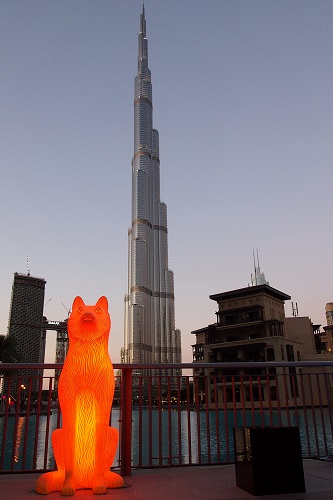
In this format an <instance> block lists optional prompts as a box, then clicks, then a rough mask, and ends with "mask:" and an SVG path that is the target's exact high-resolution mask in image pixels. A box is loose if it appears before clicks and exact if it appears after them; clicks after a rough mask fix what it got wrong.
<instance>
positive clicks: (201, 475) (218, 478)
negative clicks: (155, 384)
mask: <svg viewBox="0 0 333 500" xmlns="http://www.w3.org/2000/svg"><path fill="white" fill-rule="evenodd" d="M303 465H304V476H305V484H306V493H293V494H287V495H264V496H261V497H259V498H262V499H272V500H273V499H274V500H277V498H282V499H285V500H287V499H300V500H301V499H303V500H329V499H330V500H332V499H333V462H321V461H319V460H304V462H303ZM38 475H39V474H5V475H0V498H1V500H26V499H30V500H31V499H32V498H35V499H37V498H40V499H41V498H43V497H42V496H41V495H38V493H36V492H35V489H34V488H35V483H36V478H37V477H38ZM125 484H126V487H125V488H122V489H119V490H108V491H107V494H106V495H104V496H103V497H102V498H106V497H108V498H109V497H110V500H174V499H175V500H222V499H226V498H229V499H233V500H241V499H246V498H248V499H249V498H254V497H253V496H252V495H250V494H249V493H247V492H246V491H243V490H241V489H240V488H238V487H237V486H236V482H235V468H234V466H233V465H221V466H210V467H201V466H192V467H177V468H176V467H175V468H171V469H169V468H168V469H167V468H165V469H151V470H134V471H133V472H132V477H131V478H126V479H125ZM75 496H77V497H80V496H93V494H92V491H91V490H79V491H77V492H76V494H75ZM47 498H59V499H60V498H64V497H61V495H60V493H50V495H48V496H47ZM95 498H96V497H95Z"/></svg>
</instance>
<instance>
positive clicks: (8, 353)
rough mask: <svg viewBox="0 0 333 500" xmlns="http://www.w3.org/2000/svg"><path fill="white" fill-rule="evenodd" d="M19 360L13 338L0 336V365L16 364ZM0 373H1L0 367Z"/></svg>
mask: <svg viewBox="0 0 333 500" xmlns="http://www.w3.org/2000/svg"><path fill="white" fill-rule="evenodd" d="M19 360H20V356H19V354H18V353H17V351H16V340H15V338H14V337H12V336H11V335H0V363H17V362H18V361H19ZM0 372H3V370H1V365H0Z"/></svg>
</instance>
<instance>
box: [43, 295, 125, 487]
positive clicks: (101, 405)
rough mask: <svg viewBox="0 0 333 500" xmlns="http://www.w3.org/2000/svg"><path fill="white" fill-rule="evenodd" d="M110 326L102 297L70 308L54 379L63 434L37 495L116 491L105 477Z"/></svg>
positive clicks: (57, 436) (111, 451) (109, 435)
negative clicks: (60, 366)
mask: <svg viewBox="0 0 333 500" xmlns="http://www.w3.org/2000/svg"><path fill="white" fill-rule="evenodd" d="M110 327H111V320H110V315H109V313H108V301H107V299H106V297H101V298H100V299H99V300H98V302H97V303H96V305H95V306H86V305H85V303H84V302H83V300H82V299H81V297H76V299H75V300H74V302H73V307H72V313H71V315H70V317H69V319H68V336H69V349H68V354H67V357H66V360H65V363H64V367H63V370H62V373H61V376H60V379H59V387H58V393H59V400H60V406H61V412H62V428H61V429H57V430H55V431H54V432H53V434H52V445H53V450H54V456H55V459H56V463H57V467H58V470H56V471H54V472H47V473H46V474H43V475H41V476H40V477H39V478H38V480H37V485H36V491H37V492H38V493H41V494H44V495H47V494H48V493H51V492H52V491H61V494H62V495H65V496H70V495H74V494H75V490H76V489H84V488H92V490H93V492H94V494H96V495H100V494H102V493H106V488H120V487H122V486H123V485H124V481H123V478H122V477H121V476H119V475H118V474H116V473H115V472H111V471H110V467H111V465H112V463H113V460H114V457H115V453H116V448H117V444H118V431H117V429H114V428H113V427H110V426H109V417H110V410H111V405H112V400H113V393H114V375H113V367H112V363H111V359H110V357H109V353H108V338H109V333H110Z"/></svg>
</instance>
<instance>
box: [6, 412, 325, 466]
mask: <svg viewBox="0 0 333 500" xmlns="http://www.w3.org/2000/svg"><path fill="white" fill-rule="evenodd" d="M57 420H58V414H57V411H56V410H53V414H52V415H51V416H50V418H49V429H47V425H48V417H47V416H46V415H39V416H38V420H37V416H36V415H30V416H29V419H28V421H27V420H26V417H24V416H21V417H19V418H18V420H17V433H16V435H14V432H15V418H14V417H10V418H8V421H7V433H6V442H5V447H4V467H3V470H10V469H11V464H12V463H13V468H14V470H32V469H35V468H37V469H54V468H55V461H54V457H53V452H52V445H51V436H52V432H53V431H54V430H55V429H56V428H57ZM119 420H120V415H119V409H118V408H114V409H113V410H112V426H113V427H116V428H118V427H119ZM271 422H272V423H273V425H280V424H282V425H292V426H294V425H298V426H299V429H300V437H301V445H302V452H303V456H305V457H309V456H314V455H316V456H326V455H327V454H329V453H332V452H333V442H332V434H333V432H332V422H331V419H330V414H329V411H328V409H323V411H322V412H321V411H320V410H319V409H316V410H311V411H310V410H307V411H302V412H299V413H298V414H296V412H295V411H290V412H289V414H288V413H287V412H286V411H281V412H280V414H279V415H278V414H277V412H272V414H270V413H269V411H267V412H265V411H264V412H262V413H260V412H253V413H252V412H251V411H244V412H242V411H237V412H234V411H232V410H231V411H218V412H217V411H216V412H215V411H209V412H206V411H200V412H195V411H180V412H178V411H171V412H167V411H159V410H158V409H151V410H149V409H143V410H142V413H141V415H140V412H139V411H138V410H133V422H132V465H133V466H134V467H138V466H139V467H140V466H145V465H167V464H170V465H171V464H194V463H202V464H204V463H221V462H229V461H233V458H234V453H233V427H234V426H235V425H236V426H252V425H256V426H269V425H270V424H271ZM3 426H4V418H0V449H1V444H2V442H1V440H2V439H3ZM140 427H141V430H140ZM36 436H37V439H35V437H36ZM118 465H119V454H118V451H117V454H116V458H115V460H114V463H113V466H114V467H117V466H118Z"/></svg>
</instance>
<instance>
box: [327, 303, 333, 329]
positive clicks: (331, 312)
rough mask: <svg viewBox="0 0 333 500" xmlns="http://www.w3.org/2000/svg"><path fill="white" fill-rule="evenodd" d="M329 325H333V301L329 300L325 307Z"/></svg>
mask: <svg viewBox="0 0 333 500" xmlns="http://www.w3.org/2000/svg"><path fill="white" fill-rule="evenodd" d="M325 312H326V322H327V326H331V325H333V302H328V303H327V304H326V307H325Z"/></svg>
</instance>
